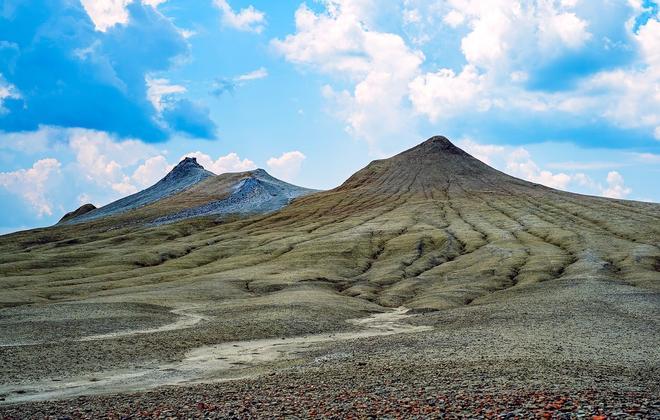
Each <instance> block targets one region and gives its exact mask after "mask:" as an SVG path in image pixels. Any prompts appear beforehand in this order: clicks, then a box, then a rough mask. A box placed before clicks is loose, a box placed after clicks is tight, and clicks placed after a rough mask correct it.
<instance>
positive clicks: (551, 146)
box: [0, 0, 660, 234]
mask: <svg viewBox="0 0 660 420" xmlns="http://www.w3.org/2000/svg"><path fill="white" fill-rule="evenodd" d="M433 135H445V136H447V137H448V138H450V139H451V140H452V141H453V142H454V143H456V144H457V145H458V146H460V147H462V148H463V149H465V150H466V151H468V152H469V153H471V154H473V155H474V156H475V157H477V158H479V159H481V160H482V161H484V162H486V163H488V164H490V165H491V166H494V167H496V168H497V169H500V170H502V171H504V172H507V173H509V174H511V175H514V176H517V177H519V178H523V179H527V180H530V181H533V182H537V183H541V184H544V185H547V186H550V187H554V188H558V189H562V190H568V191H573V192H578V193H583V194H590V195H599V196H606V197H612V198H622V199H630V200H642V201H652V202H660V187H659V185H660V182H659V180H660V8H659V7H658V4H657V2H654V1H650V0H525V1H523V0H308V1H306V2H301V1H300V0H278V1H272V0H197V1H195V2H190V1H187V0H4V1H3V2H2V3H1V4H0V234H1V233H8V232H12V231H16V230H22V229H28V228H33V227H37V226H47V225H51V224H54V223H56V222H57V221H58V220H59V219H60V218H61V217H62V215H63V214H64V213H66V212H68V211H71V210H74V209H76V208H77V207H78V206H80V205H81V204H84V203H88V202H89V203H93V204H95V205H97V206H100V205H104V204H107V203H109V202H111V201H113V200H116V199H118V198H120V197H123V196H126V195H128V194H131V193H134V192H137V191H139V190H141V189H144V188H145V187H148V186H150V185H152V184H153V183H155V182H156V181H158V180H159V179H160V178H162V177H163V176H164V175H165V174H166V173H167V172H168V171H169V170H170V169H171V168H172V167H173V165H175V164H176V163H177V162H178V161H179V160H180V159H181V158H183V157H184V156H195V157H197V159H198V162H200V163H201V164H202V165H204V166H205V167H206V168H207V169H209V170H211V171H213V172H215V173H223V172H235V171H244V170H250V169H254V168H257V167H261V168H264V169H266V170H267V171H269V172H270V173H271V174H272V175H274V176H277V177H279V178H281V179H284V180H286V181H289V182H292V183H295V184H298V185H302V186H306V187H312V188H319V189H329V188H333V187H335V186H337V185H339V184H341V183H342V182H343V181H344V180H345V179H346V178H348V177H349V176H350V175H351V174H352V173H353V172H355V171H357V170H359V169H360V168H362V167H363V166H365V165H366V164H367V163H368V162H369V161H371V160H373V159H378V158H383V157H388V156H391V155H394V154H396V153H398V152H400V151H402V150H404V149H407V148H409V147H412V146H414V145H416V144H418V143H420V142H422V141H423V140H425V139H426V138H429V137H431V136H433Z"/></svg>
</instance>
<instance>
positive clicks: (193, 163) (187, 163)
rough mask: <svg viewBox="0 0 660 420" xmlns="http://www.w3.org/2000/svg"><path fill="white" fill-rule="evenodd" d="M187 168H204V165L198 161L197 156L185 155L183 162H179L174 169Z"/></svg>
mask: <svg viewBox="0 0 660 420" xmlns="http://www.w3.org/2000/svg"><path fill="white" fill-rule="evenodd" d="M186 168H199V169H204V167H203V166H202V165H200V164H199V163H197V158H195V157H187V156H186V157H185V158H183V160H181V162H179V163H178V164H177V165H176V166H175V167H174V169H173V170H174V171H176V170H177V169H186Z"/></svg>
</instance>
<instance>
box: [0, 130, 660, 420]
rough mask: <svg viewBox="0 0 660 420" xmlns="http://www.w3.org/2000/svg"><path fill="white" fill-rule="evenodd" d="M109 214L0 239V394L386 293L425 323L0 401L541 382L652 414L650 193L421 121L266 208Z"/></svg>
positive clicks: (526, 395)
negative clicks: (510, 159)
mask: <svg viewBox="0 0 660 420" xmlns="http://www.w3.org/2000/svg"><path fill="white" fill-rule="evenodd" d="M121 220H122V223H116V220H115V219H108V220H105V221H99V222H95V223H93V224H89V225H76V226H59V227H56V228H51V229H41V230H36V231H30V232H25V233H19V234H14V235H8V236H5V237H2V238H0V289H1V290H2V295H1V297H0V303H1V304H2V305H3V306H4V309H2V310H0V331H2V334H0V341H1V342H0V345H2V347H0V373H1V375H0V376H1V377H2V382H3V383H2V387H1V388H0V389H3V390H4V392H5V396H4V398H5V400H6V401H5V402H10V401H12V400H13V399H17V398H19V397H20V396H24V397H25V396H26V395H27V396H29V395H35V396H38V395H39V392H40V390H39V389H37V388H35V387H34V386H32V385H34V384H43V383H44V382H45V381H46V382H47V381H51V382H56V383H57V382H67V381H71V380H78V381H79V380H83V379H84V380H88V381H90V382H94V381H95V380H98V378H97V376H100V375H101V374H102V373H103V372H105V373H107V372H108V371H131V370H145V369H146V370H149V369H158V368H159V367H161V366H163V365H167V364H171V363H177V361H180V360H183V359H185V358H186V357H187V355H189V354H190V352H192V351H194V350H195V349H197V348H200V347H203V346H212V345H216V344H218V343H225V342H229V341H239V340H243V341H244V340H252V339H261V338H282V337H297V336H305V335H309V334H318V333H322V332H323V333H325V332H328V333H330V332H338V331H350V330H353V331H356V330H359V328H360V327H359V326H356V325H354V324H350V323H347V322H346V320H348V319H354V318H364V317H367V316H369V314H372V313H374V312H379V311H387V310H390V309H389V308H395V307H399V306H405V307H408V308H411V309H412V312H413V313H414V314H415V315H414V316H412V317H410V318H408V319H406V320H405V322H406V323H408V324H414V325H425V326H431V327H433V329H432V330H430V331H418V332H414V333H402V334H394V335H389V336H381V337H371V338H368V339H364V338H363V339H354V340H336V341H328V342H324V343H317V344H315V345H313V346H311V347H310V348H309V349H305V351H302V350H301V352H300V353H299V354H296V355H289V356H287V357H285V358H282V359H278V360H274V361H269V362H266V363H261V364H256V365H253V366H240V365H239V366H238V367H236V368H233V370H232V375H234V376H241V375H243V373H245V374H246V375H247V376H250V378H249V379H244V380H238V381H231V382H226V383H222V384H215V385H196V386H195V387H192V388H188V387H183V386H178V387H175V388H163V389H158V390H155V391H152V392H149V393H145V394H141V395H139V396H135V395H133V396H129V395H126V394H121V395H118V396H115V397H99V396H93V397H88V398H85V399H82V400H69V401H64V402H60V403H58V402H54V403H31V404H27V405H21V406H18V407H17V406H11V405H5V406H0V413H5V414H7V415H11V416H14V417H22V416H23V415H34V416H37V417H38V416H40V415H42V414H44V413H46V412H55V413H74V412H75V410H77V409H78V408H80V407H87V408H86V409H88V410H90V411H88V412H86V413H87V414H89V416H90V417H94V414H103V413H106V412H107V411H109V410H114V411H122V410H124V412H128V411H136V410H138V409H143V408H144V409H145V410H147V409H148V410H152V411H150V412H151V413H152V414H153V410H160V409H161V408H162V406H167V407H169V409H172V410H183V411H182V412H181V413H188V414H191V415H192V414H195V415H200V414H201V415H203V414H204V412H205V411H208V412H209V413H210V414H209V415H211V414H217V415H222V414H224V415H227V414H229V412H230V411H232V412H233V413H234V414H235V415H240V414H246V413H247V412H248V411H245V412H242V411H240V410H242V409H243V408H242V407H243V406H244V405H245V404H246V400H245V399H246V398H248V397H249V398H255V399H257V400H259V401H261V402H262V403H263V404H262V403H260V405H252V406H251V407H252V408H251V409H254V407H257V408H258V410H257V411H256V412H258V413H260V414H262V415H267V414H268V413H280V414H286V411H278V410H280V409H282V410H284V409H286V410H288V411H292V412H296V413H298V414H302V415H313V414H312V413H310V411H309V410H311V409H312V408H313V406H316V405H318V406H320V405H322V404H325V403H327V404H330V405H329V406H328V410H329V411H328V412H327V413H336V414H337V415H340V414H341V413H344V412H346V411H347V410H348V411H351V410H353V411H356V410H358V407H356V406H355V404H356V402H359V401H361V400H360V398H363V399H364V401H365V404H367V408H366V409H365V410H368V409H369V408H368V407H374V408H373V409H374V410H376V409H377V407H379V406H380V405H379V404H381V403H380V402H382V404H383V405H384V406H383V407H384V408H383V409H386V408H387V407H385V406H387V405H388V404H390V403H387V404H386V403H385V402H384V401H390V399H391V398H394V400H392V401H394V402H392V403H391V404H393V406H400V407H404V406H405V404H404V403H405V401H404V402H401V401H399V399H405V398H409V399H410V400H411V401H413V402H416V403H422V402H424V404H426V401H427V398H429V399H431V400H433V401H436V402H437V401H440V400H444V401H445V403H443V404H445V407H444V410H445V413H450V412H451V413H456V414H458V415H460V414H461V413H463V414H465V412H463V411H461V410H459V409H458V408H456V406H455V403H456V401H463V399H465V398H467V397H466V395H468V394H469V395H471V396H472V397H470V398H472V399H471V400H470V401H472V403H474V404H477V405H478V404H479V401H481V403H482V405H483V401H485V400H484V399H486V400H487V399H488V398H491V399H492V401H497V404H499V407H503V408H502V410H504V411H506V410H509V408H510V409H511V410H514V409H516V407H520V406H523V405H525V404H531V405H529V407H528V408H527V411H526V412H525V413H527V414H534V415H536V414H539V415H540V411H539V410H542V409H545V405H547V404H551V403H556V401H549V400H551V399H553V398H555V397H556V398H560V397H561V396H563V397H564V400H563V401H564V403H565V402H566V398H567V397H570V398H572V400H571V401H577V400H579V399H580V398H584V399H585V403H584V404H583V405H584V406H585V407H586V406H590V407H591V408H584V409H583V411H584V412H585V413H590V412H593V413H600V412H606V413H610V414H612V413H615V412H616V411H617V410H619V411H621V410H624V409H632V410H633V411H635V410H636V408H635V407H632V408H631V407H629V406H628V405H626V404H632V405H635V404H636V405H638V406H640V407H641V410H646V411H645V412H643V411H642V412H640V413H641V414H642V415H644V416H652V415H660V414H659V413H658V400H659V398H658V396H659V391H660V384H659V381H658V379H657V378H658V377H660V376H659V375H658V370H659V367H660V351H659V349H660V338H659V337H660V335H659V334H658V333H659V321H660V301H659V300H660V298H659V294H658V288H659V287H660V206H659V205H657V204H646V203H637V202H630V201H621V200H608V199H602V198H595V197H586V196H579V195H575V194H569V193H563V192H559V191H555V190H551V189H548V188H545V187H541V186H538V185H535V184H530V183H527V182H523V181H520V180H516V179H514V178H510V177H508V176H506V175H504V174H501V173H499V172H497V171H495V170H493V169H491V168H488V167H486V166H485V165H483V164H481V163H480V162H478V161H476V160H474V159H472V158H471V157H469V156H467V155H465V154H464V153H463V152H462V151H460V150H458V149H455V148H453V146H451V147H450V145H448V144H447V143H445V141H444V140H442V139H432V140H430V141H428V142H426V143H424V144H422V145H421V146H420V147H418V148H417V149H413V150H411V151H408V152H405V153H403V154H401V155H398V156H396V157H394V158H392V159H389V160H383V161H375V162H374V163H372V164H371V165H369V166H368V167H367V168H365V169H364V170H362V171H360V172H358V173H357V174H356V175H354V176H353V177H352V178H351V179H349V180H348V181H347V182H346V183H345V184H344V185H342V186H341V187H339V188H337V189H335V190H332V191H328V192H323V193H317V194H314V195H311V196H308V197H305V198H302V199H298V200H296V201H295V202H294V203H293V204H292V205H291V206H289V207H287V208H285V209H284V210H282V211H280V212H278V213H274V214H270V215H264V216H256V217H252V218H249V219H240V220H230V219H224V220H212V219H195V220H189V221H185V222H181V223H177V224H173V225H167V226H161V227H158V228H144V227H140V226H139V225H137V224H135V223H133V224H131V223H132V222H131V220H130V218H129V217H128V216H123V218H122V219H121ZM172 310H176V311H179V312H177V313H172V312H171V311H172ZM186 311H187V312H186ZM182 314H183V315H182ZM185 314H188V315H185ZM186 316H188V317H190V316H196V317H199V319H198V320H196V321H195V322H194V323H192V322H191V323H189V324H186V323H185V322H184V321H182V318H185V317H186ZM176 322H183V324H182V325H183V328H181V329H166V328H165V329H164V328H162V327H163V326H167V325H171V324H172V323H176ZM137 330H145V331H147V332H145V333H140V334H133V332H135V331H137ZM113 332H114V333H119V334H117V335H116V336H110V337H105V338H103V339H98V340H85V337H89V336H94V335H99V334H108V333H113ZM270 374H272V376H270ZM85 378H86V379H85ZM191 379H194V378H191ZM282 383H284V384H286V386H277V385H276V384H282ZM31 384H32V385H31ZM31 386H32V388H30V387H31ZM312 386H314V387H315V388H311V387H312ZM311 389H315V390H319V391H318V392H317V391H311ZM420 389H422V391H420ZM83 393H84V392H83ZM461 393H466V395H463V396H461ZM342 395H343V396H342ZM287 396H291V398H292V400H291V402H286V401H285V400H286V397H287ZM422 397H423V398H422ZM468 399H469V398H468ZM431 400H429V401H431ZM537 400H538V401H537ZM587 400H588V401H587ZM268 401H272V402H273V404H274V405H273V406H268V405H264V404H266V403H267V402H268ZM296 401H299V402H298V403H296ZM338 401H339V402H338ZM342 401H343V402H342ZM378 401H380V402H378ZM511 401H518V403H512V402H511ZM534 401H537V402H534ZM599 401H600V402H602V403H603V404H604V406H603V407H604V408H603V407H600V408H598V407H599V406H598V404H599ZM198 402H202V403H203V405H200V406H197V405H196V404H197V403H198ZM587 402H588V403H589V404H587ZM472 403H470V404H472ZM206 404H209V407H211V406H212V407H214V410H210V409H209V410H207V408H209V407H207V406H206ZM470 404H468V403H467V402H466V403H465V404H463V405H465V406H466V407H468V408H467V409H468V412H473V413H475V412H476V410H477V408H478V407H477V406H473V405H470ZM493 404H495V402H494V403H493ZM562 404H563V403H562ZM184 406H186V407H187V408H184ZM440 406H441V405H440V404H439V403H437V404H435V403H434V404H433V406H432V407H435V408H434V410H435V409H439V408H438V407H440ZM540 406H543V407H540ZM145 407H146V408H145ZM158 407H161V408H158ZM200 407H201V408H200ZM452 407H453V408H452ZM507 407H509V408H507ZM539 407H540V408H539ZM571 407H572V408H571V409H570V410H569V411H571V410H572V411H573V412H575V413H577V412H578V410H579V409H580V408H578V405H577V404H574V405H573V406H571ZM594 407H595V408H594ZM550 408H552V407H550ZM420 409H422V408H420ZM43 410H46V411H43ZM186 410H188V411H186ZM246 410H247V409H246ZM333 410H335V411H333ZM360 410H362V409H360ZM401 410H404V409H403V408H402V409H401ZM424 410H428V408H424ZM452 410H453V411H452ZM470 410H472V411H470ZM589 410H591V411H589ZM599 410H600V411H599ZM629 411H630V410H629ZM401 412H402V413H403V414H414V413H413V412H412V411H410V412H409V411H405V410H404V411H401ZM82 413H83V414H85V412H82ZM327 413H326V414H327ZM374 413H375V411H374ZM430 413H431V411H429V412H428V413H427V414H430ZM626 413H628V414H630V412H626ZM381 414H382V413H381ZM422 414H423V413H422ZM491 414H492V413H491ZM633 414H635V413H633ZM85 415H86V414H85Z"/></svg>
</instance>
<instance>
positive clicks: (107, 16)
mask: <svg viewBox="0 0 660 420" xmlns="http://www.w3.org/2000/svg"><path fill="white" fill-rule="evenodd" d="M133 1H134V0H80V2H81V3H82V5H83V7H84V9H85V12H87V15H88V16H89V18H90V19H92V22H93V23H94V26H95V28H96V30H97V31H100V32H105V31H107V30H108V29H110V28H112V27H113V26H115V25H117V24H126V23H127V22H128V10H126V6H128V5H129V4H130V3H132V2H133ZM165 1H167V0H142V3H143V4H146V5H149V6H151V7H154V8H156V7H158V5H160V4H161V3H164V2H165Z"/></svg>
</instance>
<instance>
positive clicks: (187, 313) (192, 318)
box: [78, 306, 210, 341]
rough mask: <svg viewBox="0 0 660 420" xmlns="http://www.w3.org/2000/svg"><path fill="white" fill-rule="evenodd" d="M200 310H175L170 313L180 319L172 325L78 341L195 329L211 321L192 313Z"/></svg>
mask: <svg viewBox="0 0 660 420" xmlns="http://www.w3.org/2000/svg"><path fill="white" fill-rule="evenodd" d="M199 308H200V306H186V307H185V308H179V309H174V310H172V311H170V312H171V313H173V314H175V315H179V319H178V320H176V321H174V322H172V323H170V324H165V325H163V326H160V327H157V328H145V329H135V330H126V331H118V332H112V333H108V334H98V335H89V336H87V337H83V338H80V339H79V340H78V341H95V340H106V339H110V338H118V337H126V336H131V335H138V334H151V333H157V332H163V331H175V330H183V329H185V328H190V327H193V326H194V325H195V324H197V323H199V322H201V321H203V320H208V319H210V317H207V316H204V315H200V314H198V313H194V312H192V311H194V310H196V309H199Z"/></svg>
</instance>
